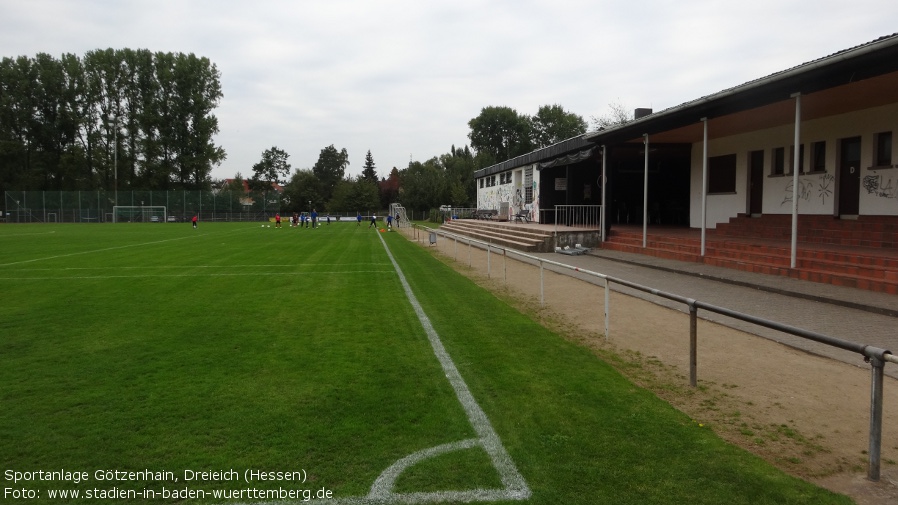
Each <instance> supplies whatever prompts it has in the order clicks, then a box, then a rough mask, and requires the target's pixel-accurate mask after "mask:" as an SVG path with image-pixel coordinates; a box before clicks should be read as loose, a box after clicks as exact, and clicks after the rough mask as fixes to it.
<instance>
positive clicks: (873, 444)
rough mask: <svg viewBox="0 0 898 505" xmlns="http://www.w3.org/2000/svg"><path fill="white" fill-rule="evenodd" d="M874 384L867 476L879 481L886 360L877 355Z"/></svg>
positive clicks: (871, 399) (871, 394)
mask: <svg viewBox="0 0 898 505" xmlns="http://www.w3.org/2000/svg"><path fill="white" fill-rule="evenodd" d="M870 364H871V365H872V371H871V375H872V379H873V380H872V384H871V385H870V450H869V453H870V458H869V459H870V462H869V465H868V468H867V478H868V479H870V480H872V481H874V482H879V471H880V465H881V460H880V459H881V452H882V396H883V367H884V365H885V362H884V361H883V360H881V359H879V358H877V357H875V356H871V357H870Z"/></svg>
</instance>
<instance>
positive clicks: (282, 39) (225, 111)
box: [0, 0, 898, 178]
mask: <svg viewBox="0 0 898 505" xmlns="http://www.w3.org/2000/svg"><path fill="white" fill-rule="evenodd" d="M896 21H898V1H895V0H852V1H845V0H838V1H835V0H805V1H798V0H750V1H739V2H734V1H726V0H677V1H673V0H670V1H668V0H645V1H642V2H633V1H628V2H623V1H616V2H613V1H601V0H584V1H575V0H571V1H568V0H553V1H547V0H508V1H505V0H497V1H477V0H367V1H365V0H321V1H317V0H315V1H309V0H293V1H290V0H284V1H275V0H245V1H239V0H203V1H200V0H174V1H169V0H0V49H2V52H0V56H8V57H17V56H29V57H33V56H35V55H36V54H37V53H40V52H43V53H48V54H50V55H52V56H54V57H56V58H59V57H60V56H61V55H62V54H63V53H74V54H76V55H79V56H83V55H84V53H85V52H87V51H90V50H94V49H105V48H115V49H124V48H130V49H149V50H151V51H153V52H156V51H162V52H182V53H194V54H196V55H197V56H203V57H207V58H209V59H210V60H211V61H212V63H214V64H215V65H216V66H217V67H218V70H219V71H220V72H221V83H222V88H223V92H224V97H223V98H222V99H221V103H220V104H219V107H218V108H217V109H216V110H215V111H214V114H215V115H216V116H217V117H218V120H219V128H220V133H219V134H218V135H217V136H216V138H215V142H216V144H217V145H219V146H221V147H223V148H224V149H225V151H226V152H227V160H225V162H224V163H222V165H221V166H220V167H217V168H215V169H213V171H212V176H213V177H216V178H226V177H232V176H233V175H234V174H236V173H237V172H240V173H241V174H242V175H244V176H247V175H251V173H252V165H253V164H254V163H256V162H258V161H259V160H260V158H261V154H262V152H263V151H264V150H265V149H267V148H270V147H271V146H277V147H279V148H281V149H283V150H285V151H286V152H287V153H288V154H289V155H290V158H289V162H290V164H291V165H292V167H293V168H294V169H302V168H311V167H312V165H314V164H315V162H316V161H317V159H318V154H319V153H320V151H321V149H322V148H324V147H327V146H328V145H331V144H333V145H334V146H335V147H336V148H337V149H341V148H346V149H347V151H348V152H349V159H350V166H349V168H348V173H351V174H358V173H360V172H361V170H362V165H363V164H364V161H365V154H366V153H367V151H368V150H370V151H371V154H372V156H373V158H374V162H375V164H376V166H377V173H378V175H379V176H382V177H383V176H386V175H388V173H389V171H390V170H391V169H392V167H394V166H395V167H398V168H404V167H406V166H407V165H408V162H409V159H414V160H416V161H424V160H427V159H429V158H431V157H434V156H437V155H440V154H443V153H447V152H449V148H450V147H451V146H452V145H453V144H454V145H455V146H458V147H461V146H463V145H465V144H467V143H468V142H469V139H468V137H467V134H468V131H469V129H468V121H469V120H470V119H471V118H473V117H475V116H477V115H478V114H479V113H480V110H481V108H483V107H486V106H508V107H512V108H514V109H516V110H517V111H518V112H519V113H521V114H535V113H536V111H537V109H538V108H539V107H540V106H541V105H552V104H559V105H561V106H562V107H564V108H565V110H567V111H569V112H573V113H576V114H579V115H581V116H583V118H584V119H586V120H587V121H589V120H590V118H591V117H592V116H596V115H603V114H607V113H608V112H609V104H611V103H619V104H621V105H623V106H624V107H625V108H627V109H634V108H636V107H651V108H653V109H654V110H655V111H659V110H663V109H665V108H668V107H672V106H675V105H679V104H681V103H684V102H687V101H690V100H693V99H695V98H699V97H701V96H704V95H707V94H710V93H714V92H717V91H721V90H723V89H726V88H729V87H732V86H735V85H738V84H742V83H744V82H747V81H750V80H753V79H756V78H758V77H762V76H765V75H769V74H771V73H773V72H777V71H779V70H784V69H787V68H790V67H793V66H795V65H798V64H801V63H804V62H807V61H810V60H814V59H817V58H820V57H823V56H826V55H829V54H832V53H834V52H837V51H840V50H843V49H847V48H849V47H853V46H856V45H859V44H863V43H865V42H869V41H871V40H874V39H876V38H878V37H881V36H884V35H889V34H892V33H895V32H898V23H896Z"/></svg>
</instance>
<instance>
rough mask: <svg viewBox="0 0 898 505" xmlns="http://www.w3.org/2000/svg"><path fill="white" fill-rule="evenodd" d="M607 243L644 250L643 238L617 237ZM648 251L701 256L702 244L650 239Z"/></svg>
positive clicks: (671, 239)
mask: <svg viewBox="0 0 898 505" xmlns="http://www.w3.org/2000/svg"><path fill="white" fill-rule="evenodd" d="M605 243H606V244H620V245H626V246H632V247H637V248H639V249H642V236H641V235H640V236H638V237H637V236H615V237H613V238H611V239H609V240H608V241H607V242H605ZM646 249H662V250H665V251H671V252H675V253H686V254H696V255H701V244H696V243H695V241H693V240H681V239H677V238H669V237H648V238H647V240H646Z"/></svg>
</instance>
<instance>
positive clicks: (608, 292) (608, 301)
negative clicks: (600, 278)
mask: <svg viewBox="0 0 898 505" xmlns="http://www.w3.org/2000/svg"><path fill="white" fill-rule="evenodd" d="M610 282H611V281H610V280H608V277H605V340H608V337H609V334H610V330H609V329H608V326H609V324H608V320H609V319H610V318H609V312H610V310H609V309H610V308H611V286H609V283H610Z"/></svg>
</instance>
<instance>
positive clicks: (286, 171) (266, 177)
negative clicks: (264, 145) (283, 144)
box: [249, 146, 290, 191]
mask: <svg viewBox="0 0 898 505" xmlns="http://www.w3.org/2000/svg"><path fill="white" fill-rule="evenodd" d="M289 157H290V155H289V154H287V153H286V151H284V150H282V149H278V147H277V146H272V147H271V148H269V149H266V150H265V151H264V152H262V161H260V162H258V163H256V164H255V165H253V176H252V177H251V178H250V179H249V187H250V189H252V190H253V191H265V190H269V189H271V186H272V184H276V183H278V182H280V181H281V180H286V179H287V176H289V175H290V164H289V163H287V158H289Z"/></svg>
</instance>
